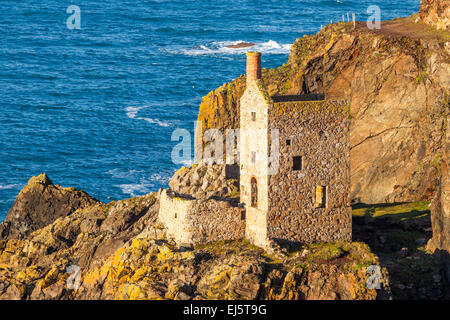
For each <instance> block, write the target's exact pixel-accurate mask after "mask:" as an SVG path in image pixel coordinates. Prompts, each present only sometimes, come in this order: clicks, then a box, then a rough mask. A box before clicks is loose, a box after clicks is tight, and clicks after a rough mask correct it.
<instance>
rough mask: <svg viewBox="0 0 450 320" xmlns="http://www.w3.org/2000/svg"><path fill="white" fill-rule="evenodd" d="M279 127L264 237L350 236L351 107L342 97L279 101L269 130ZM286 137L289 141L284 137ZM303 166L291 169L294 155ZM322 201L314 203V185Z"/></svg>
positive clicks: (321, 238) (331, 238)
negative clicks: (277, 160)
mask: <svg viewBox="0 0 450 320" xmlns="http://www.w3.org/2000/svg"><path fill="white" fill-rule="evenodd" d="M275 128H278V129H279V130H280V164H279V171H278V173H276V174H274V175H271V176H270V178H269V203H270V207H269V214H268V217H267V221H268V237H269V238H272V239H284V240H289V241H295V242H297V241H298V242H316V241H325V242H328V241H336V240H351V234H352V218H351V208H350V198H349V193H350V144H349V143H350V142H349V139H350V138H349V107H348V106H347V104H346V103H345V102H329V101H309V102H293V103H277V104H274V106H273V107H271V109H270V112H269V130H271V129H275ZM288 139H289V140H290V145H288V143H287V140H288ZM294 156H301V157H302V169H301V170H298V171H293V157H294ZM317 186H326V207H324V208H316V206H315V201H316V187H317Z"/></svg>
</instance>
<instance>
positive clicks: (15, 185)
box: [0, 184, 19, 190]
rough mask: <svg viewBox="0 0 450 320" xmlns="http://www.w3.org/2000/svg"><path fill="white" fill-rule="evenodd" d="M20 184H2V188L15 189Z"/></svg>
mask: <svg viewBox="0 0 450 320" xmlns="http://www.w3.org/2000/svg"><path fill="white" fill-rule="evenodd" d="M18 186H19V185H18V184H0V190H8V189H14V188H16V187H18Z"/></svg>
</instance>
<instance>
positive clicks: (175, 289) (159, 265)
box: [0, 175, 390, 299]
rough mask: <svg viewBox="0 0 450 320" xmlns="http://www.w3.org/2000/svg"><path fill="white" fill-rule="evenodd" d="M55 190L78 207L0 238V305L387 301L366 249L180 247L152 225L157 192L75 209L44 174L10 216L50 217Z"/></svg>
mask: <svg viewBox="0 0 450 320" xmlns="http://www.w3.org/2000/svg"><path fill="white" fill-rule="evenodd" d="M43 185H45V186H46V187H45V188H44V189H43ZM55 188H58V189H59V190H63V191H64V193H65V196H64V197H63V198H64V199H66V201H65V204H66V206H68V208H73V209H75V207H78V209H76V210H74V211H73V212H71V213H69V214H66V215H59V216H56V215H52V216H49V218H48V220H46V221H45V223H44V222H42V223H41V227H40V228H34V229H35V230H34V231H32V232H27V233H22V234H20V235H18V234H17V233H9V234H8V236H7V237H2V238H3V239H2V238H0V239H2V240H0V299H256V298H259V299H375V298H379V299H381V298H384V299H386V298H389V297H390V288H389V282H388V278H387V273H386V269H384V268H381V269H380V270H381V274H380V276H381V278H380V280H381V285H382V286H381V288H382V290H378V291H377V290H375V289H371V288H368V286H367V283H368V279H369V277H370V275H371V273H370V272H369V273H367V270H368V268H369V267H370V266H371V265H375V266H379V261H378V257H377V256H376V255H374V254H373V253H372V252H371V251H370V249H369V247H368V246H367V245H366V244H364V243H359V242H354V243H345V242H342V243H333V244H315V245H308V246H303V247H298V248H291V249H290V250H289V251H287V250H286V249H282V250H281V251H279V252H274V253H272V254H269V253H267V252H264V251H263V250H262V249H260V248H257V247H254V246H252V245H250V244H249V243H248V242H246V241H244V240H239V241H229V242H218V243H212V244H207V245H202V246H198V247H195V248H193V249H191V248H183V247H177V246H176V245H175V244H174V243H172V242H171V241H170V240H169V239H167V237H166V235H165V232H164V230H163V229H162V228H161V227H160V225H159V224H158V222H157V221H156V216H157V212H158V206H159V196H158V194H156V193H152V194H148V195H146V196H143V197H138V198H131V199H127V200H122V201H117V202H111V203H108V204H104V203H101V202H98V201H92V202H91V203H89V204H88V203H86V204H85V205H80V203H81V202H80V199H79V197H76V195H81V194H80V192H79V191H76V190H73V189H60V187H56V186H54V185H52V184H51V183H50V180H49V179H48V178H47V177H46V176H45V175H41V176H39V177H36V178H33V179H31V180H30V182H29V184H28V185H27V186H26V187H25V188H24V190H23V191H22V192H21V194H20V195H19V197H18V199H17V201H16V204H15V207H14V208H15V209H14V210H12V211H10V214H14V215H19V216H30V217H32V218H31V220H30V222H33V220H32V219H34V218H36V217H34V216H31V215H28V213H30V212H35V211H36V206H35V204H36V203H49V208H48V209H46V210H47V212H53V210H54V208H59V207H60V203H59V202H58V201H57V200H58V199H60V196H61V194H59V193H57V194H56V195H55V194H54V191H55ZM24 194H26V195H27V196H26V197H24ZM82 195H83V197H87V198H86V199H88V200H89V199H91V198H89V197H88V196H87V195H86V194H82ZM24 198H26V199H27V200H26V201H24ZM53 206H55V207H54V208H53ZM65 212H66V211H65ZM42 214H43V215H45V212H42ZM41 218H42V217H39V218H36V222H39V221H41ZM50 219H53V220H52V221H50ZM8 221H12V224H10V223H7V225H8V226H10V225H14V223H15V221H13V220H11V217H10V216H9V215H8ZM47 222H48V223H47ZM3 225H5V223H2V226H3ZM10 230H13V229H10Z"/></svg>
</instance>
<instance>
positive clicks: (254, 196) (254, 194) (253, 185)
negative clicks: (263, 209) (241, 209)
mask: <svg viewBox="0 0 450 320" xmlns="http://www.w3.org/2000/svg"><path fill="white" fill-rule="evenodd" d="M250 190H251V205H252V207H253V208H257V207H258V183H257V181H256V178H255V177H252V178H251V180H250Z"/></svg>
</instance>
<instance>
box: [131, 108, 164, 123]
mask: <svg viewBox="0 0 450 320" xmlns="http://www.w3.org/2000/svg"><path fill="white" fill-rule="evenodd" d="M149 107H150V106H142V107H127V108H125V111H126V112H127V117H128V118H130V119H136V120H144V121H147V122H148V123H151V124H157V125H159V126H160V127H170V122H168V121H163V120H159V119H153V118H148V117H138V116H137V114H138V112H139V111H140V110H142V109H145V108H149Z"/></svg>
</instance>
